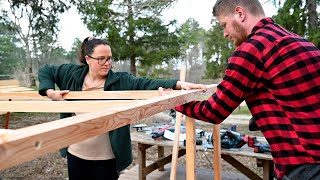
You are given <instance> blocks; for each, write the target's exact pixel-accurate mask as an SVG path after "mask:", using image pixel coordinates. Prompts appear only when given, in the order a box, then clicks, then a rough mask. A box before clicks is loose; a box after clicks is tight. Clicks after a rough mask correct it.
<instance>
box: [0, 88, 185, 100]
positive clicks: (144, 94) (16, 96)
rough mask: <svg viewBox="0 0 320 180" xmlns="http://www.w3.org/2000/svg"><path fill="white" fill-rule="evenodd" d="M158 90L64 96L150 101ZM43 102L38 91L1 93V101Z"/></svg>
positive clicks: (66, 97)
mask: <svg viewBox="0 0 320 180" xmlns="http://www.w3.org/2000/svg"><path fill="white" fill-rule="evenodd" d="M176 92H179V90H173V91H169V92H168V93H169V94H175V93H176ZM158 96H159V92H158V91H157V90H140V91H71V92H69V93H68V94H66V95H65V96H64V98H65V99H97V100H103V99H113V100H115V99H116V100H120V99H126V100H132V99H150V98H154V97H158ZM8 99H11V100H43V99H48V98H47V97H46V96H41V95H39V94H38V91H31V92H0V100H8Z"/></svg>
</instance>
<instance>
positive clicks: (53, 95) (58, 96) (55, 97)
mask: <svg viewBox="0 0 320 180" xmlns="http://www.w3.org/2000/svg"><path fill="white" fill-rule="evenodd" d="M68 92H69V90H63V91H55V90H53V89H48V90H47V91H46V94H47V96H48V98H50V99H51V100H52V101H64V98H63V96H64V95H65V94H67V93H68Z"/></svg>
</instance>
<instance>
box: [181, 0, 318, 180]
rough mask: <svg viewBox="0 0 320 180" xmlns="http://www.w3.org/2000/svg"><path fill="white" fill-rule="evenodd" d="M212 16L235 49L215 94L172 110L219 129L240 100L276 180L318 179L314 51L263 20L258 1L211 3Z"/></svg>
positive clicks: (271, 21) (316, 84)
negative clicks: (267, 148)
mask: <svg viewBox="0 0 320 180" xmlns="http://www.w3.org/2000/svg"><path fill="white" fill-rule="evenodd" d="M213 15H214V16H215V17H217V19H218V21H219V23H220V25H221V26H222V27H223V29H224V36H225V37H226V38H228V39H230V40H231V41H233V42H234V44H235V45H236V46H237V48H236V50H235V51H234V53H233V54H232V56H231V57H230V59H229V63H228V66H227V69H226V71H225V76H224V78H223V80H222V82H221V83H220V84H219V85H218V87H217V90H216V92H215V93H214V94H213V95H212V96H211V97H210V98H209V99H208V100H206V101H194V102H191V103H188V104H185V105H182V106H179V107H177V108H176V110H178V111H180V112H182V113H183V114H186V115H187V116H190V117H193V118H195V119H200V120H203V121H207V122H210V123H213V124H219V123H221V122H222V121H223V120H224V119H225V118H226V117H227V116H229V115H230V114H231V113H232V111H233V110H234V109H235V108H237V107H238V106H239V104H240V103H241V102H242V101H244V100H245V101H246V103H247V105H248V107H249V109H250V112H251V114H252V116H253V119H254V120H255V123H256V124H257V126H258V127H259V129H260V130H261V131H262V133H263V135H264V136H265V137H266V139H267V141H268V143H269V144H270V147H271V151H272V156H273V161H274V164H275V167H274V170H275V174H276V178H278V179H304V180H306V179H320V50H319V49H318V48H317V47H316V46H315V45H314V44H312V43H311V42H309V41H308V40H306V39H304V38H302V37H300V36H298V35H296V34H294V33H292V32H289V31H288V30H286V29H284V28H283V27H281V26H280V25H278V24H276V23H274V21H273V20H272V19H271V18H266V17H265V14H264V11H263V9H262V6H261V4H260V2H259V1H258V0H217V2H216V4H215V6H214V7H213Z"/></svg>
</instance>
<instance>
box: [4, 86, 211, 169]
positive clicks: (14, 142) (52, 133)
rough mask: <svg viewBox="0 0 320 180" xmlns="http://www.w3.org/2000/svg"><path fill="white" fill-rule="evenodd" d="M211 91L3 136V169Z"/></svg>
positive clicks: (157, 99) (163, 98)
mask: <svg viewBox="0 0 320 180" xmlns="http://www.w3.org/2000/svg"><path fill="white" fill-rule="evenodd" d="M215 88H216V85H211V86H208V91H207V92H206V93H203V92H202V90H190V91H179V92H177V93H176V94H171V95H167V96H161V97H155V98H151V99H148V100H144V101H142V102H139V103H134V104H132V105H130V106H124V107H118V108H112V109H108V110H102V111H99V112H92V113H86V114H83V115H79V116H74V117H70V118H66V119H63V120H58V121H51V122H48V123H43V124H38V125H34V126H29V127H26V128H21V129H18V130H13V131H10V132H3V133H1V134H0V170H2V169H6V168H9V167H12V166H15V165H17V164H20V163H23V162H25V161H28V160H32V159H34V158H37V157H39V156H42V155H44V154H47V153H50V152H55V151H57V150H59V149H61V148H63V147H66V146H68V145H70V144H74V143H76V142H79V141H82V140H85V139H87V138H90V137H93V136H96V135H99V134H103V133H105V132H108V131H111V130H114V129H117V128H119V127H122V126H125V125H128V124H132V123H134V122H135V121H138V120H139V119H143V118H146V117H149V116H151V115H154V114H156V113H159V112H162V111H165V110H168V109H172V108H174V107H175V106H178V105H181V104H185V103H187V102H190V101H192V100H196V99H197V98H198V96H200V95H201V96H202V95H208V93H210V94H211V93H212V91H213V90H214V89H215Z"/></svg>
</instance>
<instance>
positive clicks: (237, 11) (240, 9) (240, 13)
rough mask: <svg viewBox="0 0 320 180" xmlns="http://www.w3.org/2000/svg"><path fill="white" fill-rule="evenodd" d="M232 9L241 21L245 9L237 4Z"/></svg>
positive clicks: (244, 15) (243, 17)
mask: <svg viewBox="0 0 320 180" xmlns="http://www.w3.org/2000/svg"><path fill="white" fill-rule="evenodd" d="M234 11H235V13H236V14H237V16H238V18H239V19H240V20H241V21H242V22H243V21H244V19H245V17H246V14H245V10H244V9H243V7H241V6H237V7H236V8H235V9H234Z"/></svg>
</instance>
